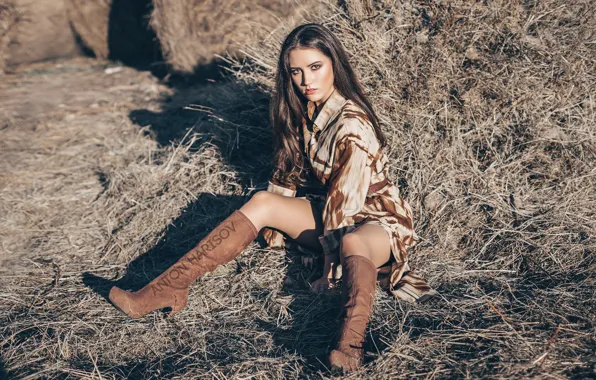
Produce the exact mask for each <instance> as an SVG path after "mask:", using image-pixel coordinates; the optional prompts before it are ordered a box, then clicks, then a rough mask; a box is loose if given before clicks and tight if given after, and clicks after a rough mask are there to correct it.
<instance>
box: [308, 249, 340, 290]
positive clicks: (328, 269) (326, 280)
mask: <svg viewBox="0 0 596 380" xmlns="http://www.w3.org/2000/svg"><path fill="white" fill-rule="evenodd" d="M338 264H339V258H338V257H337V256H336V255H325V264H324V265H323V276H321V278H319V279H318V280H316V281H314V282H313V283H312V284H310V287H311V289H312V290H313V291H314V292H315V293H317V294H321V293H325V292H326V291H327V290H329V289H333V288H334V287H335V278H336V271H337V266H338Z"/></svg>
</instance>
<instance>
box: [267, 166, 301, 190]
mask: <svg viewBox="0 0 596 380" xmlns="http://www.w3.org/2000/svg"><path fill="white" fill-rule="evenodd" d="M296 187H297V185H296V183H295V182H293V181H291V180H290V179H289V178H288V175H286V174H285V173H283V172H282V171H281V170H280V169H278V168H275V169H273V174H272V175H271V179H270V180H269V185H268V186H267V191H269V192H270V193H274V194H279V195H284V196H286V197H294V196H296Z"/></svg>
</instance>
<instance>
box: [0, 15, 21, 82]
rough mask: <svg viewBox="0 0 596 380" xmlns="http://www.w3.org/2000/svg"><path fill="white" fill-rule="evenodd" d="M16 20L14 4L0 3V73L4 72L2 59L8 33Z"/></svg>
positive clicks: (8, 39)
mask: <svg viewBox="0 0 596 380" xmlns="http://www.w3.org/2000/svg"><path fill="white" fill-rule="evenodd" d="M17 20H18V13H17V12H16V10H15V7H14V4H12V3H7V4H0V75H1V74H3V73H4V65H5V62H4V59H5V55H6V52H7V49H8V43H9V42H10V38H9V33H10V30H11V29H12V28H13V27H14V25H15V24H16V23H17Z"/></svg>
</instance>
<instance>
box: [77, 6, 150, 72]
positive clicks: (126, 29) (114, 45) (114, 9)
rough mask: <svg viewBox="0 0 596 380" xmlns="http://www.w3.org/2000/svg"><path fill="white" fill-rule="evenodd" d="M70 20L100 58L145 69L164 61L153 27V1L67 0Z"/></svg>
mask: <svg viewBox="0 0 596 380" xmlns="http://www.w3.org/2000/svg"><path fill="white" fill-rule="evenodd" d="M66 2H67V9H68V17H69V19H70V23H71V25H72V27H73V29H74V31H75V33H76V34H77V35H78V36H79V37H80V39H81V42H82V43H83V45H85V46H86V47H87V48H89V50H91V51H92V52H93V53H94V54H95V56H96V57H97V58H104V59H106V58H109V59H114V60H119V61H121V62H123V63H124V64H127V65H131V66H136V67H139V66H144V65H147V64H150V63H152V62H154V61H156V60H160V59H161V54H160V52H159V45H158V44H157V43H156V37H155V33H154V32H153V30H151V29H150V28H149V25H148V21H149V14H150V13H151V9H152V4H151V0H66Z"/></svg>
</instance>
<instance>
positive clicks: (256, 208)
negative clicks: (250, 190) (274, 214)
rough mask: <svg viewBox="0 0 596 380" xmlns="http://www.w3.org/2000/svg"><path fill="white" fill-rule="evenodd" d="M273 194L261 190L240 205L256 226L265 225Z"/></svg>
mask: <svg viewBox="0 0 596 380" xmlns="http://www.w3.org/2000/svg"><path fill="white" fill-rule="evenodd" d="M274 197H275V194H273V193H270V192H268V191H265V190H262V191H259V192H257V193H255V194H253V195H252V196H251V197H250V199H249V200H248V202H246V204H244V206H242V208H241V210H242V211H243V212H244V213H245V214H246V216H247V217H248V218H249V219H250V220H251V221H252V222H253V223H255V225H259V226H258V227H260V228H262V227H265V226H266V225H267V222H268V220H269V211H270V209H271V207H272V203H273V201H274V200H273V198H274Z"/></svg>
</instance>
